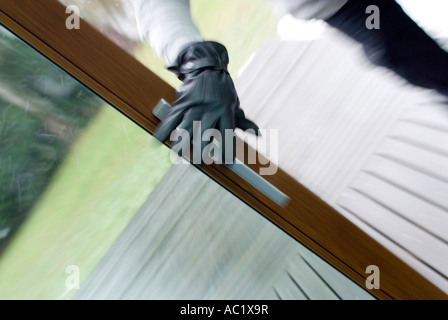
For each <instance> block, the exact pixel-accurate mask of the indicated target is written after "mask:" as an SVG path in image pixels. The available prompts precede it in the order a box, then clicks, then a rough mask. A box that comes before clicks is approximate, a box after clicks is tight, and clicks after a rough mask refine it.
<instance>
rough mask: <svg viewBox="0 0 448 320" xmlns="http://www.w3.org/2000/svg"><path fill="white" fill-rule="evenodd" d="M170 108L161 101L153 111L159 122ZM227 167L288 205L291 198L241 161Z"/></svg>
mask: <svg viewBox="0 0 448 320" xmlns="http://www.w3.org/2000/svg"><path fill="white" fill-rule="evenodd" d="M170 108H171V105H170V104H169V103H168V102H167V101H166V100H164V99H161V100H160V101H159V103H158V104H157V106H156V107H155V108H154V109H153V111H152V113H153V114H154V116H156V117H157V118H158V119H159V120H163V119H165V117H166V116H167V115H168V113H169V111H170ZM226 166H227V167H228V168H229V169H230V170H232V171H233V172H235V173H236V174H237V175H238V176H240V177H241V178H242V179H244V180H245V181H246V182H248V183H249V184H250V185H252V186H253V187H254V188H256V189H257V190H258V191H260V192H261V193H263V194H264V195H266V196H267V197H268V198H269V199H271V200H272V201H274V202H275V203H277V204H278V205H280V206H282V207H285V206H286V205H287V204H288V202H289V200H290V198H289V197H288V196H287V195H286V194H284V193H283V192H281V191H280V190H279V189H278V188H276V187H275V186H274V185H272V184H271V183H270V182H269V181H267V180H266V179H264V178H262V177H261V176H260V175H258V174H257V173H256V172H255V171H253V170H252V169H250V168H249V167H248V166H246V165H245V164H244V163H243V162H241V161H240V160H238V159H235V163H233V164H226Z"/></svg>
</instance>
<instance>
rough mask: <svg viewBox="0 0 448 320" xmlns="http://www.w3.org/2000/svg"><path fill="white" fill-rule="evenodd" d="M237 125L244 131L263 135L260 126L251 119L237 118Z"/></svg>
mask: <svg viewBox="0 0 448 320" xmlns="http://www.w3.org/2000/svg"><path fill="white" fill-rule="evenodd" d="M236 127H237V128H240V129H241V130H243V131H247V132H249V133H252V134H255V135H257V136H261V132H260V128H259V127H258V126H257V125H256V124H255V123H254V122H252V121H251V120H249V119H238V118H237V119H236Z"/></svg>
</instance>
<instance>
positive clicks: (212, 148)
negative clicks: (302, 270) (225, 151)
mask: <svg viewBox="0 0 448 320" xmlns="http://www.w3.org/2000/svg"><path fill="white" fill-rule="evenodd" d="M218 121H219V118H218V117H217V116H216V114H213V113H207V114H205V115H204V116H203V117H202V120H201V137H202V141H201V152H202V161H203V162H204V161H206V162H205V163H207V164H210V162H211V160H210V159H211V158H213V157H215V156H218V157H219V159H221V158H222V153H221V148H220V147H221V140H222V136H221V134H220V131H219V130H218V129H217V123H218ZM210 129H211V130H212V131H208V130H210ZM214 140H217V141H218V144H215V143H214V142H215V141H214Z"/></svg>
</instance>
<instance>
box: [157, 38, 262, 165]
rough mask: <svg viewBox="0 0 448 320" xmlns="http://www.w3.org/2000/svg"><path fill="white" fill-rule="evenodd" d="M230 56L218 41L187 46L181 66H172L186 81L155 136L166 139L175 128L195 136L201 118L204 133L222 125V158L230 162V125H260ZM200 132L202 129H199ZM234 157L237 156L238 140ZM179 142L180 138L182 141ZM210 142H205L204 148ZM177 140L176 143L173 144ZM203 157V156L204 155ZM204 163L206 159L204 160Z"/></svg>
mask: <svg viewBox="0 0 448 320" xmlns="http://www.w3.org/2000/svg"><path fill="white" fill-rule="evenodd" d="M228 63H229V57H228V53H227V50H226V48H225V47H224V46H223V45H222V44H219V43H217V42H213V41H205V42H198V43H194V44H192V45H190V46H189V47H187V48H186V49H185V50H183V52H181V54H180V55H179V57H178V59H177V66H176V67H170V68H168V69H169V70H171V71H172V72H174V73H175V74H177V76H178V77H179V79H180V80H181V81H183V84H182V86H181V88H180V89H179V90H178V92H177V100H176V101H175V102H174V103H173V107H172V109H171V111H170V113H169V114H168V115H167V116H166V117H165V119H164V120H162V122H161V123H160V125H159V127H158V128H157V130H156V133H155V137H156V138H157V139H158V140H160V141H162V142H163V141H166V140H167V139H168V138H169V137H170V135H171V133H172V131H173V130H176V129H177V128H179V129H185V130H186V131H188V133H189V134H190V137H191V139H192V138H193V122H194V121H200V124H201V132H200V135H201V137H202V134H203V132H204V131H205V130H207V129H218V130H219V131H220V133H221V135H222V149H221V150H222V153H221V155H222V162H223V163H228V161H229V158H228V156H229V155H228V154H226V153H225V150H226V149H225V148H226V146H225V143H226V141H227V143H228V141H229V140H228V139H224V137H225V136H224V134H225V130H226V129H231V130H232V132H233V130H234V129H235V128H240V129H242V130H248V129H253V130H254V131H255V133H256V134H257V135H258V131H259V128H258V126H257V125H256V124H255V123H253V122H252V121H250V120H248V119H246V116H245V114H244V111H243V110H242V109H241V108H240V102H239V98H238V95H237V93H236V90H235V86H234V83H233V81H232V79H231V77H230V75H229V73H228V71H227V66H228ZM198 134H199V133H198ZM232 141H233V150H234V152H233V157H232V159H231V160H233V158H234V157H235V140H232ZM178 143H179V142H178ZM209 143H210V142H204V141H203V142H202V144H201V152H202V150H203V149H204V147H205V146H207V145H208V144H209ZM175 144H176V143H173V147H174V146H175ZM201 159H202V157H201ZM201 163H202V160H201Z"/></svg>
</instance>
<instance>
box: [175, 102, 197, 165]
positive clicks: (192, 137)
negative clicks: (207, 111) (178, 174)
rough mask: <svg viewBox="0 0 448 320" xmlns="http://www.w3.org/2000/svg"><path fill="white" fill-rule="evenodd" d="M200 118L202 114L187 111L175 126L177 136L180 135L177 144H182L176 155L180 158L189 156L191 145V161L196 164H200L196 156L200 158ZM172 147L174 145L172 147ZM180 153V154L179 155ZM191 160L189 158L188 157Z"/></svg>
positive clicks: (191, 110)
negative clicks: (180, 137) (177, 131)
mask: <svg viewBox="0 0 448 320" xmlns="http://www.w3.org/2000/svg"><path fill="white" fill-rule="evenodd" d="M201 117H202V113H201V112H198V111H196V110H195V109H189V110H187V111H186V112H185V114H184V117H183V119H182V121H181V122H180V124H179V125H178V126H177V128H178V129H180V130H181V131H179V134H181V135H182V139H181V141H179V142H178V143H182V146H180V147H182V150H178V154H179V155H180V156H186V155H190V154H191V148H190V147H191V145H193V157H194V158H192V159H191V160H192V161H193V162H194V163H195V164H196V163H200V160H198V158H197V157H198V154H199V156H200V147H201V141H200V140H201V130H200V124H201ZM178 143H176V145H177V144H178ZM173 147H174V145H173ZM181 153H182V154H181ZM190 158H191V157H190Z"/></svg>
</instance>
